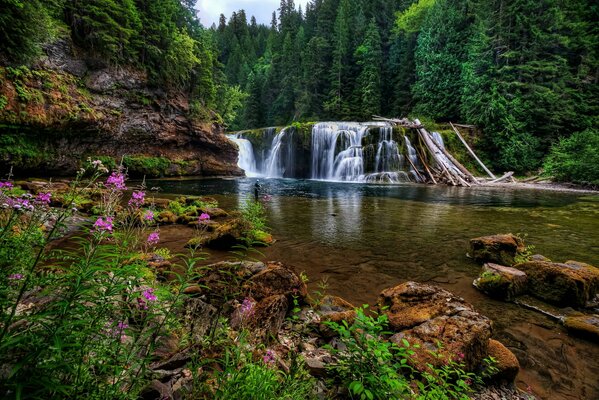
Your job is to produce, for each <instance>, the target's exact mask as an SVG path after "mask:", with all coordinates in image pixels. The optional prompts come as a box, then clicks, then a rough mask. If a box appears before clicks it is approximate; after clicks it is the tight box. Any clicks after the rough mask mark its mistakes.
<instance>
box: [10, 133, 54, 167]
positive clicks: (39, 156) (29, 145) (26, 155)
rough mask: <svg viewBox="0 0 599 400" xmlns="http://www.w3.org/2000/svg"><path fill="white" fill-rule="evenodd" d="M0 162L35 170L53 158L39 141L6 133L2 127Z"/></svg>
mask: <svg viewBox="0 0 599 400" xmlns="http://www.w3.org/2000/svg"><path fill="white" fill-rule="evenodd" d="M0 132H2V134H1V135H0V160H2V161H4V162H7V163H8V164H10V165H12V166H15V167H20V168H33V167H37V166H39V165H40V164H42V163H43V162H44V161H47V160H49V159H51V158H52V156H51V154H48V153H47V152H45V151H44V149H43V146H42V145H41V144H40V142H39V140H38V141H36V140H34V139H33V138H31V137H29V136H27V135H23V134H19V133H9V132H5V131H4V129H2V128H1V127H0Z"/></svg>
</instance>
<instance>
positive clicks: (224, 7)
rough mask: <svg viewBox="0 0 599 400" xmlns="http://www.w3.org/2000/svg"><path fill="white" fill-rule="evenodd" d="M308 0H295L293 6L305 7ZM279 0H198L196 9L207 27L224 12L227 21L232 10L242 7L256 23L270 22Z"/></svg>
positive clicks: (216, 21) (215, 21)
mask: <svg viewBox="0 0 599 400" xmlns="http://www.w3.org/2000/svg"><path fill="white" fill-rule="evenodd" d="M307 2H308V0H295V6H296V7H298V6H299V5H300V4H301V6H302V9H304V10H305V9H306V3H307ZM280 4H281V1H280V0H198V3H197V5H196V9H199V16H200V22H201V23H202V25H204V26H205V27H207V28H209V27H210V26H212V23H216V24H217V25H218V18H219V17H220V15H221V14H225V17H227V21H228V20H229V17H230V16H231V13H233V11H237V10H241V9H244V10H245V13H246V14H247V17H248V22H249V20H250V17H251V16H252V15H254V16H255V17H256V20H257V21H258V23H263V24H267V25H268V24H270V21H271V19H272V12H273V11H275V10H278V8H279V5H280Z"/></svg>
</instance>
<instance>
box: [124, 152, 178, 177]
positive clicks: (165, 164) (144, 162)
mask: <svg viewBox="0 0 599 400" xmlns="http://www.w3.org/2000/svg"><path fill="white" fill-rule="evenodd" d="M170 165H171V161H170V160H169V159H168V158H165V157H148V156H125V157H123V166H124V167H125V168H127V170H128V171H129V174H131V175H135V176H143V175H145V176H148V177H161V176H164V175H165V174H166V172H167V170H168V168H169V167H170Z"/></svg>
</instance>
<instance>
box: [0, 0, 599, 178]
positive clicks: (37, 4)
mask: <svg viewBox="0 0 599 400" xmlns="http://www.w3.org/2000/svg"><path fill="white" fill-rule="evenodd" d="M0 4H1V5H2V9H3V10H6V11H5V12H3V13H2V15H1V16H0V53H1V54H2V55H3V58H5V61H6V62H7V63H10V64H23V63H25V64H27V63H31V62H32V61H33V60H34V59H35V58H36V57H37V56H39V55H40V54H41V52H42V45H43V44H44V43H46V42H47V41H49V40H50V39H51V38H52V37H58V36H60V35H61V34H64V32H65V31H66V32H70V35H71V37H72V39H73V40H74V42H75V43H76V44H78V45H79V46H81V47H83V48H85V49H86V50H87V51H91V52H94V53H96V54H98V55H101V56H102V59H103V60H106V62H108V63H110V64H114V65H136V66H142V67H143V68H145V69H146V71H147V73H148V74H149V76H150V77H151V79H152V81H153V82H154V83H155V85H158V86H160V85H165V86H169V87H176V88H180V89H181V90H184V91H186V92H187V93H188V94H189V96H190V98H191V101H192V104H193V107H192V110H193V111H194V113H195V115H196V116H197V117H199V118H202V119H215V120H216V121H217V122H221V123H226V124H227V125H228V127H229V130H240V129H249V128H259V127H266V126H275V125H278V126H280V125H286V124H289V123H292V122H296V121H299V122H306V121H319V120H330V119H335V120H368V119H370V118H371V116H372V115H373V114H377V115H385V116H391V117H403V116H408V115H414V116H418V117H419V118H421V119H425V120H432V121H437V122H446V121H453V122H456V121H457V122H461V123H465V124H472V125H476V126H477V127H478V128H479V129H480V131H481V132H482V135H481V138H482V140H481V141H480V143H478V147H479V148H480V149H481V151H483V152H484V154H485V155H486V158H487V161H489V162H490V163H491V165H492V166H493V167H495V168H497V169H500V170H514V171H516V172H517V173H527V172H535V173H536V172H538V170H539V169H540V168H543V167H544V169H545V171H546V172H547V173H548V174H549V175H552V176H554V177H556V178H558V179H561V180H570V181H577V182H581V183H595V184H596V183H598V182H599V170H598V168H599V167H597V165H599V160H598V157H599V155H598V154H599V151H598V149H599V134H598V131H597V128H596V123H597V116H598V115H599V86H598V82H599V55H598V51H599V50H598V49H599V28H598V27H597V24H596V23H595V21H597V20H598V19H599V7H598V6H597V4H596V3H595V2H594V1H592V0H574V1H563V0H543V1H532V0H517V1H511V2H506V1H504V0H497V1H495V0H419V1H413V0H374V1H370V0H368V1H367V0H358V1H350V0H314V1H311V2H309V3H308V5H307V7H306V9H305V10H302V9H301V7H296V5H295V3H294V1H293V0H282V1H281V4H280V8H279V9H278V10H276V11H274V12H273V16H272V22H271V24H270V26H264V25H261V24H258V23H257V22H256V19H255V18H254V17H249V19H248V15H246V13H245V11H244V10H239V11H238V12H235V13H233V15H231V16H230V17H229V18H227V17H226V16H224V15H221V18H220V22H219V24H218V26H217V25H213V26H212V27H203V26H202V25H201V24H200V22H199V19H198V14H197V12H196V10H194V7H195V2H194V1H193V0H185V1H178V0H157V1H148V0H103V1H97V0H75V1H69V2H66V1H64V0H52V1H44V2H41V1H39V0H31V1H22V0H1V1H0ZM199 17H200V18H201V12H200V14H199ZM579 156H580V157H579Z"/></svg>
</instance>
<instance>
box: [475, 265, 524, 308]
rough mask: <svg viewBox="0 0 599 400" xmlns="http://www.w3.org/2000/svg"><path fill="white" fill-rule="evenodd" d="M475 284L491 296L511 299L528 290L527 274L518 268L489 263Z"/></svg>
mask: <svg viewBox="0 0 599 400" xmlns="http://www.w3.org/2000/svg"><path fill="white" fill-rule="evenodd" d="M473 285H474V287H476V288H477V289H479V290H480V291H482V292H484V293H486V294H487V295H489V296H491V297H494V298H497V299H501V300H508V301H510V300H513V299H514V298H515V297H517V296H519V295H521V294H523V293H525V292H526V290H527V276H526V274H525V273H524V272H522V271H520V270H518V269H516V268H512V267H504V266H503V265H498V264H493V263H487V264H485V265H484V266H483V269H482V271H481V273H480V275H479V277H478V278H477V279H476V280H475V281H474V282H473Z"/></svg>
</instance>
